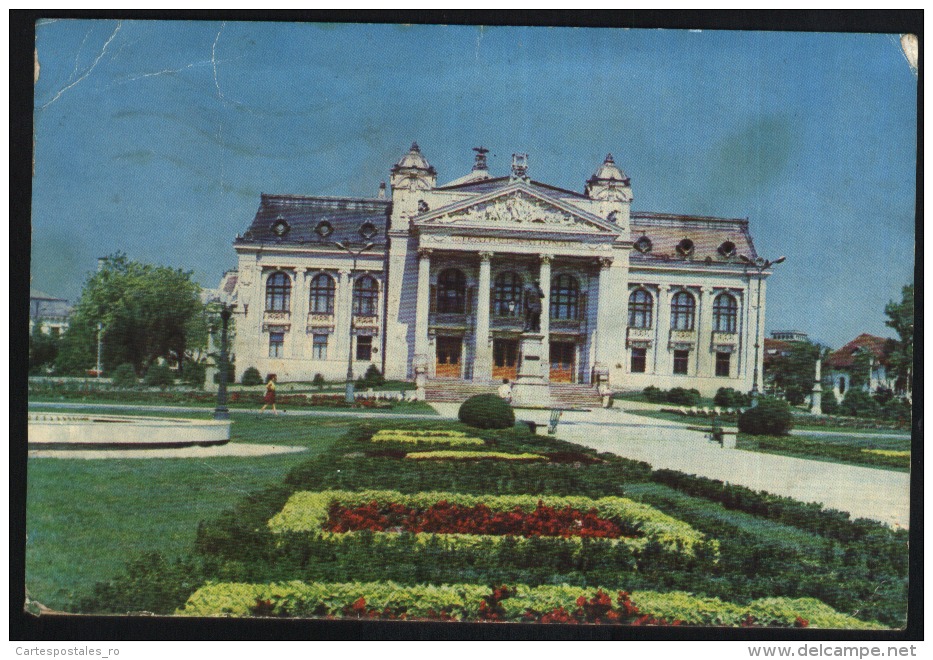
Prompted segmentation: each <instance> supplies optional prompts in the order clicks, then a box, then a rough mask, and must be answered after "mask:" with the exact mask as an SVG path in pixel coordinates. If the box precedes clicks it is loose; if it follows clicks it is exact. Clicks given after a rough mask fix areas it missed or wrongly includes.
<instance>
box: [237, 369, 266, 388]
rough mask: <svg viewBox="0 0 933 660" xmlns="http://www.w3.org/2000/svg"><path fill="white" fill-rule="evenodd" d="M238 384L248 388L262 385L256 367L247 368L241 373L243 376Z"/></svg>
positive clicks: (260, 376) (260, 375)
mask: <svg viewBox="0 0 933 660" xmlns="http://www.w3.org/2000/svg"><path fill="white" fill-rule="evenodd" d="M240 383H242V384H243V385H248V386H250V387H252V386H254V385H262V384H263V380H262V374H260V373H259V369H257V368H256V367H247V369H246V370H245V371H244V372H243V375H242V376H241V377H240Z"/></svg>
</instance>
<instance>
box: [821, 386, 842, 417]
mask: <svg viewBox="0 0 933 660" xmlns="http://www.w3.org/2000/svg"><path fill="white" fill-rule="evenodd" d="M820 412H822V413H823V414H824V415H835V414H837V413H838V412H839V401H837V400H836V393H835V392H833V391H832V390H825V389H824V390H823V397H822V398H821V399H820Z"/></svg>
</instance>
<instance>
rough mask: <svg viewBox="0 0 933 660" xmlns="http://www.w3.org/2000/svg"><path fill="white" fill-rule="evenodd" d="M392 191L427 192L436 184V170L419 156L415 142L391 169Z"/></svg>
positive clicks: (419, 149) (418, 149) (418, 148)
mask: <svg viewBox="0 0 933 660" xmlns="http://www.w3.org/2000/svg"><path fill="white" fill-rule="evenodd" d="M391 183H392V189H393V190H400V189H401V190H429V189H431V188H433V187H434V186H435V185H436V184H437V170H435V169H434V168H433V167H431V164H430V163H429V162H428V160H427V159H426V158H425V157H424V156H423V155H422V154H421V148H420V147H419V146H418V143H417V142H412V143H411V149H409V150H408V153H407V154H405V155H404V156H402V157H401V158H400V159H399V161H398V162H397V163H396V164H395V165H394V166H393V167H392V178H391Z"/></svg>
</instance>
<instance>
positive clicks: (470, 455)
mask: <svg viewBox="0 0 933 660" xmlns="http://www.w3.org/2000/svg"><path fill="white" fill-rule="evenodd" d="M405 458H410V459H412V460H415V461H525V462H531V461H546V460H548V458H547V456H542V455H541V454H507V453H505V452H502V451H444V450H438V451H416V452H412V453H410V454H406V455H405Z"/></svg>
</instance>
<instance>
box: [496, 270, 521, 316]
mask: <svg viewBox="0 0 933 660" xmlns="http://www.w3.org/2000/svg"><path fill="white" fill-rule="evenodd" d="M510 304H511V310H510V309H509V306H510ZM521 310H522V278H521V276H519V274H518V273H513V272H511V271H509V272H506V273H499V274H498V275H497V276H496V281H495V282H494V283H493V289H492V313H493V315H494V316H520V315H521V313H522V311H521Z"/></svg>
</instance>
